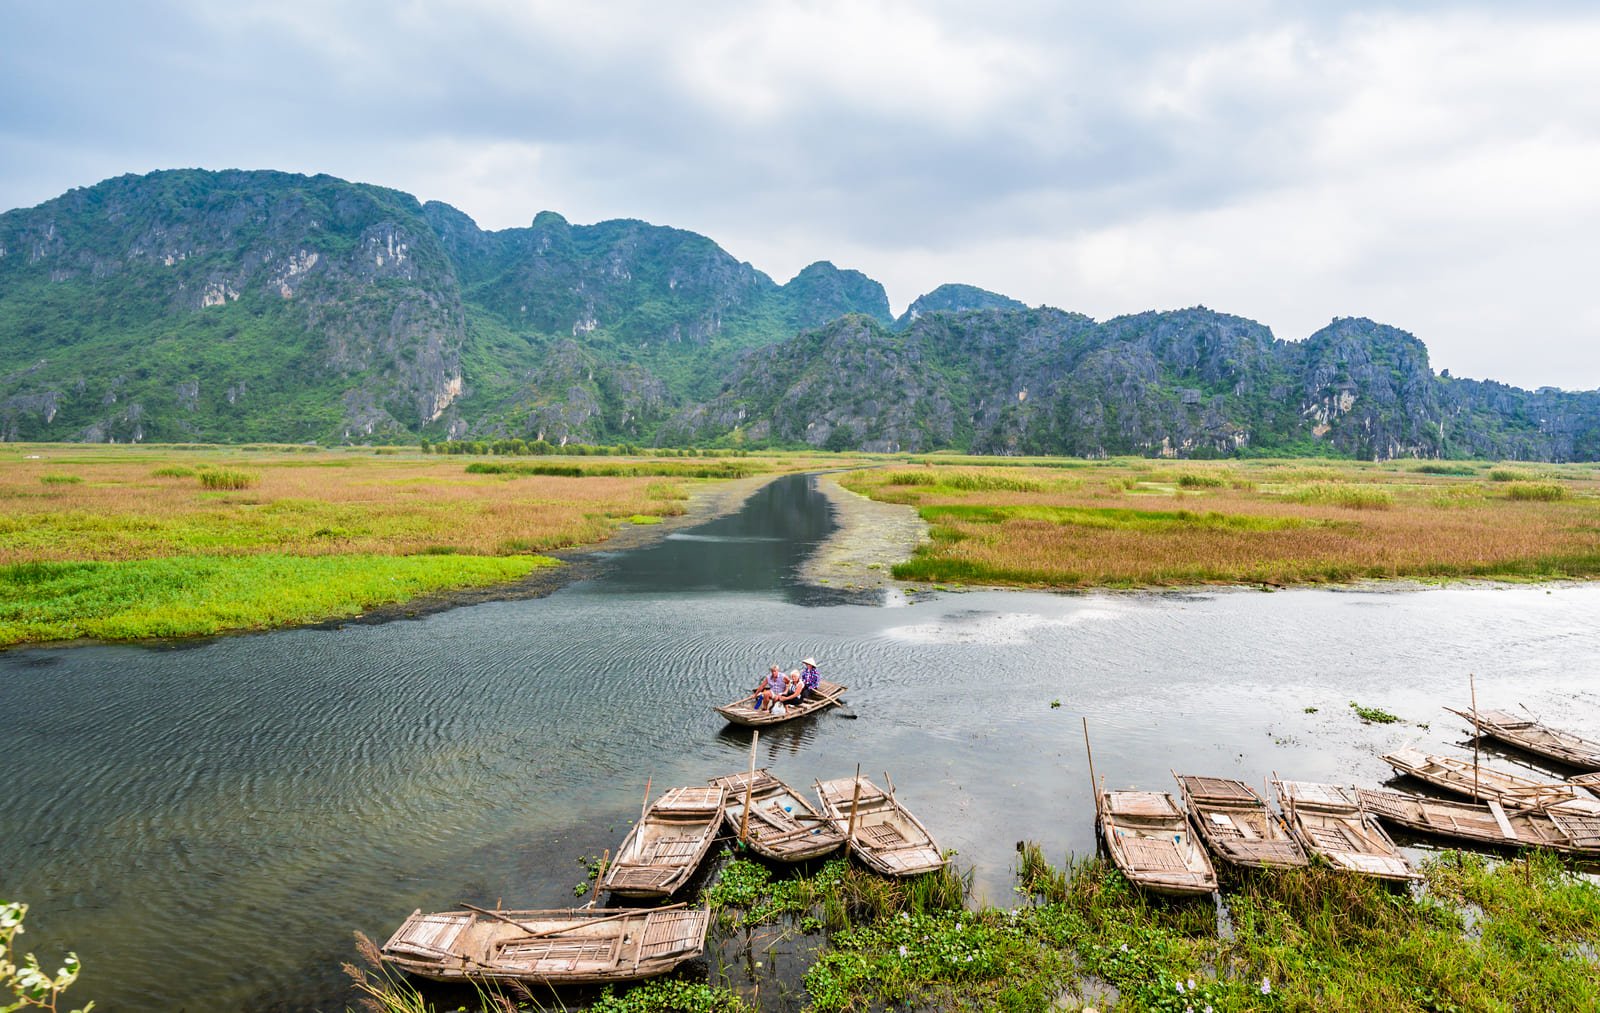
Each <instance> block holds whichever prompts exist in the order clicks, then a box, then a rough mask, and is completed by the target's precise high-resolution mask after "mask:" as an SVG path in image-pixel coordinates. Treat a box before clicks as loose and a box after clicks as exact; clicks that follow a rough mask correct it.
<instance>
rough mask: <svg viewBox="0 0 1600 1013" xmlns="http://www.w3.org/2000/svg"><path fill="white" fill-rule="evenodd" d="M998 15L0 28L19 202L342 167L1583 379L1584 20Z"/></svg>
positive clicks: (1404, 10) (1386, 13) (1534, 12)
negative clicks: (149, 179) (114, 187)
mask: <svg viewBox="0 0 1600 1013" xmlns="http://www.w3.org/2000/svg"><path fill="white" fill-rule="evenodd" d="M982 6H984V7H992V9H988V10H982V11H980V5H977V4H970V3H948V4H946V3H936V2H926V3H914V4H913V3H900V2H881V0H842V2H792V3H784V2H778V3H764V2H756V0H738V2H728V3H712V2H707V3H698V4H683V5H679V4H660V3H639V4H622V3H602V2H591V0H573V2H569V3H565V4H551V3H544V2H542V0H456V2H452V3H448V4H447V3H420V2H409V3H408V2H397V0H390V2H387V3H338V2H333V0H328V2H324V3H314V4H307V3H256V2H250V0H232V2H228V3H218V2H216V0H195V2H183V0H170V2H148V3H141V4H123V3H120V2H112V0H104V2H99V3H88V2H80V0H57V2H49V0H0V16H3V19H4V20H3V22H0V24H3V25H4V29H5V35H6V42H5V43H4V45H3V46H0V89H3V93H4V94H5V95H6V99H5V101H4V102H3V103H0V208H10V207H20V206H30V205H33V204H37V203H39V202H40V201H43V200H46V199H48V198H50V197H53V196H55V195H57V194H59V193H60V192H62V191H63V190H66V189H68V188H70V187H74V186H83V185H87V184H91V183H94V182H96V181H98V180H100V179H103V178H105V177H107V176H113V175H118V174H121V173H126V172H146V171H149V170H153V169H160V168H172V167H179V166H201V167H205V168H214V169H221V168H230V167H243V168H275V169H285V170H291V171H299V172H308V173H309V172H329V173H332V174H334V175H337V176H342V177H345V178H347V179H352V180H360V181H364V182H372V183H381V184H384V185H388V186H393V187H397V188H399V189H403V190H406V191H409V192H411V193H413V194H416V195H417V196H418V197H420V198H422V199H425V200H426V199H437V200H443V201H446V202H447V203H450V204H453V205H455V206H457V207H459V208H461V209H462V210H464V211H466V212H467V213H468V214H470V215H472V216H473V217H474V218H475V219H477V221H478V223H479V224H480V225H481V226H483V227H485V228H505V227H509V226H520V225H526V224H527V223H528V222H529V221H531V220H532V218H533V216H534V214H535V212H537V211H539V210H541V209H546V208H548V209H552V210H556V211H559V212H561V213H562V214H564V215H566V216H567V218H569V219H570V220H572V221H574V222H592V221H598V220H602V219H605V218H617V217H629V218H643V219H646V220H649V221H652V222H656V223H659V224H665V225H674V226H678V227H681V228H687V229H693V230H695V231H697V232H702V233H705V234H707V235H709V236H711V237H712V238H714V239H716V240H717V241H718V242H719V243H721V244H722V245H723V246H724V247H725V248H726V249H727V250H729V251H730V252H731V253H733V254H734V255H735V256H737V257H739V258H740V259H742V260H748V261H750V262H752V263H753V264H755V265H756V266H757V267H759V268H761V269H762V270H764V271H766V272H767V273H768V274H771V275H772V276H774V277H775V278H776V279H778V280H779V281H783V280H786V279H787V278H788V277H790V276H791V275H793V274H794V273H795V272H796V271H798V270H799V269H800V268H801V267H803V266H804V265H806V264H808V263H810V262H811V261H814V260H822V259H827V260H832V261H834V262H835V263H837V264H839V265H841V266H845V267H854V268H858V269H860V270H862V271H864V272H866V273H867V274H869V275H871V276H872V277H874V278H877V279H878V280H880V281H882V282H883V283H884V285H885V286H886V287H887V288H888V291H889V298H890V301H891V302H892V303H893V304H894V307H895V309H896V311H899V310H900V309H902V308H903V307H904V306H905V304H906V303H907V302H909V301H910V300H911V299H913V298H915V297H916V296H917V295H918V294H920V293H922V292H925V291H927V290H928V289H931V288H933V287H934V286H936V285H938V284H940V283H941V282H946V281H963V282H968V283H971V284H976V285H981V286H983V287H985V288H990V289H994V290H996V291H1000V292H1004V293H1007V294H1009V295H1012V296H1015V297H1016V298H1019V299H1022V300H1024V301H1026V302H1028V303H1033V304H1037V303H1048V304H1050V305H1054V306H1061V307H1064V308H1067V309H1073V310H1079V311H1081V312H1085V313H1088V314H1090V315H1092V316H1095V317H1098V318H1105V317H1108V316H1114V315H1116V314H1119V313H1129V312H1137V311H1140V310H1145V309H1165V308H1176V307H1182V306H1191V305H1195V304H1203V305H1206V306H1210V307H1212V308H1214V309H1220V310H1225V311H1228V312H1232V313H1237V314H1240V315H1243V316H1247V317H1252V318H1254V319H1257V320H1260V321H1262V322H1263V323H1266V324H1268V325H1269V326H1271V327H1272V328H1273V330H1274V332H1275V333H1276V334H1277V335H1278V336H1279V337H1283V338H1291V339H1298V338H1303V337H1305V336H1306V335H1308V334H1310V333H1311V332H1312V331H1314V330H1316V329H1317V328H1318V327H1320V326H1322V325H1323V324H1326V323H1327V322H1328V320H1329V319H1330V318H1331V317H1334V316H1368V317H1372V318H1374V319H1376V320H1380V321H1383V322H1385V323H1391V324H1394V325H1396V326H1398V327H1402V328H1404V329H1406V330H1409V331H1411V332H1413V333H1414V334H1416V335H1417V336H1418V337H1420V338H1421V339H1422V340H1423V341H1425V342H1426V343H1427V344H1428V346H1429V348H1430V349H1431V351H1432V357H1433V364H1434V367H1435V368H1436V369H1449V370H1451V371H1452V372H1453V373H1454V374H1456V375H1458V376H1475V377H1488V378H1493V379H1499V380H1504V381H1506V382H1510V383H1515V384H1517V385H1520V386H1527V387H1534V386H1539V385H1542V384H1554V385H1557V386H1563V387H1567V388H1569V389H1591V388H1597V387H1600V340H1597V339H1600V283H1597V280H1596V278H1595V274H1596V269H1597V268H1600V256H1597V254H1600V58H1597V57H1596V55H1595V54H1597V53H1600V8H1596V6H1595V5H1593V4H1580V3H1571V4H1558V3H1544V4H1518V5H1511V4H1498V3H1484V4H1473V3H1452V4H1446V3H1425V2H1422V3H1410V4H1405V5H1391V4H1370V5H1364V4H1362V3H1359V2H1357V3H1348V4H1319V3H1311V2H1305V3H1278V4H1274V3H1266V2H1244V0H1241V2H1234V3H1225V2H1219V3H1210V4H1196V3H1193V2H1177V0H1174V2H1152V3H1144V4H1131V5H1116V4H1104V3H1095V4H1087V3H1086V4H1062V3H1057V2H1041V3H1037V4H1031V3H1016V4H1001V3H997V4H994V5H982ZM1123 7H1126V9H1125V10H1124V9H1121V8H1123ZM1114 8H1115V9H1114Z"/></svg>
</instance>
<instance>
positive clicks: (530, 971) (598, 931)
mask: <svg viewBox="0 0 1600 1013" xmlns="http://www.w3.org/2000/svg"><path fill="white" fill-rule="evenodd" d="M710 922H711V913H710V911H708V910H706V909H704V908H690V909H682V908H636V909H606V908H585V909H579V910H555V911H496V912H493V913H485V912H481V911H446V912H440V913H435V914H423V913H422V911H421V910H420V909H419V910H417V911H415V912H413V913H412V914H411V917H409V918H407V919H406V920H405V922H404V923H403V924H401V926H400V928H399V929H397V930H396V931H395V933H394V935H392V936H390V937H389V941H388V942H386V943H384V944H383V950H382V956H383V960H384V962H385V963H388V964H392V965H393V966H395V967H398V968H401V969H403V970H406V971H409V972H411V973H412V974H416V975H420V976H422V977H424V978H432V979H434V980H436V981H463V980H468V979H470V980H474V981H484V982H510V981H520V982H526V983H533V984H547V985H579V984H591V983H598V982H609V981H631V980H634V979H638V978H648V977H651V976H652V975H657V974H664V973H666V972H667V971H670V970H672V969H673V968H674V967H677V966H678V965H679V964H681V963H683V962H684V961H686V960H691V959H693V958H694V957H697V956H699V955H700V954H701V953H702V952H703V951H704V950H705V940H706V928H707V927H708V926H709V925H710Z"/></svg>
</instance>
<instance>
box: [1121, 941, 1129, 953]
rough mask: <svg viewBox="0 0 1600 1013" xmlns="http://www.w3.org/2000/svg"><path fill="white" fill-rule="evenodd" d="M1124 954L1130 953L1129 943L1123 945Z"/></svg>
mask: <svg viewBox="0 0 1600 1013" xmlns="http://www.w3.org/2000/svg"><path fill="white" fill-rule="evenodd" d="M1122 952H1123V953H1127V952H1128V944H1127V943H1123V944H1122Z"/></svg>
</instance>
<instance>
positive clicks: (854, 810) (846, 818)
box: [816, 773, 945, 876]
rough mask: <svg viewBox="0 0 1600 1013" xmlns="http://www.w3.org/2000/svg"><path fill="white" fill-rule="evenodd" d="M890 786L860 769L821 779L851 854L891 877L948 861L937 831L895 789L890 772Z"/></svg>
mask: <svg viewBox="0 0 1600 1013" xmlns="http://www.w3.org/2000/svg"><path fill="white" fill-rule="evenodd" d="M883 778H884V780H885V781H887V782H888V785H889V789H888V790H887V791H885V790H883V789H882V788H879V787H878V786H877V785H875V784H873V783H872V782H871V781H870V780H868V779H867V778H864V777H862V776H861V775H860V773H857V774H856V776H855V777H841V778H837V779H835V780H832V781H818V782H816V790H817V799H818V801H820V802H821V803H822V811H823V814H824V815H826V816H827V817H828V818H829V819H831V820H833V824H834V826H835V827H837V828H838V829H839V830H840V831H841V832H842V833H843V834H844V837H845V842H846V844H847V845H848V846H849V848H850V853H851V854H852V855H855V856H856V857H857V858H859V859H860V860H861V862H862V864H863V865H865V866H866V867H867V868H869V869H872V870H873V871H874V872H880V873H882V874H883V875H885V876H917V875H921V874H922V873H924V872H935V871H937V870H939V869H942V868H944V866H945V857H944V855H943V854H941V853H940V851H939V845H937V844H936V843H934V840H933V835H932V834H930V833H928V828H927V827H925V826H923V825H922V821H921V820H919V819H917V818H916V816H914V815H912V813H911V810H909V809H907V808H906V807H905V806H904V805H901V804H900V800H899V799H897V798H896V797H895V794H894V781H893V780H891V779H890V778H889V775H888V774H887V773H885V774H884V775H883Z"/></svg>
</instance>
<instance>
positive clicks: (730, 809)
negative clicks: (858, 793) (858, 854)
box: [711, 767, 844, 862]
mask: <svg viewBox="0 0 1600 1013" xmlns="http://www.w3.org/2000/svg"><path fill="white" fill-rule="evenodd" d="M711 783H712V784H714V785H718V786H720V787H721V788H723V789H724V790H725V791H726V792H727V794H728V801H727V805H726V806H725V807H724V808H723V811H722V821H723V824H724V825H725V826H726V827H727V830H728V832H729V833H731V834H733V835H734V836H735V837H737V836H738V835H739V832H740V830H741V828H742V829H743V830H744V832H745V839H746V841H747V842H748V843H749V845H750V848H751V850H753V851H754V852H755V853H756V854H758V855H761V856H763V857H765V858H770V859H772V860H774V861H778V862H803V861H806V860H807V859H811V858H820V857H821V856H823V855H827V854H831V853H832V852H834V851H837V850H838V849H839V848H840V846H842V845H843V844H844V831H843V830H841V829H839V828H838V827H836V826H834V824H833V822H832V821H831V820H829V819H828V818H827V817H825V816H823V815H822V813H820V812H818V811H817V809H816V807H815V806H813V805H812V804H811V803H810V802H807V801H806V800H805V799H804V798H802V797H801V796H800V793H799V792H797V791H795V790H794V789H793V788H791V787H789V786H788V785H787V784H784V783H783V782H782V781H780V780H778V779H777V778H776V777H774V776H773V775H772V772H771V771H769V770H767V769H766V768H765V767H762V768H761V769H760V770H757V771H756V772H755V776H754V777H752V776H751V775H749V774H744V773H740V774H729V775H728V776H726V777H715V778H712V779H711ZM747 792H748V795H747ZM747 797H748V798H749V800H750V816H749V818H748V819H746V818H745V815H744V809H745V799H746V798H747Z"/></svg>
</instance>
